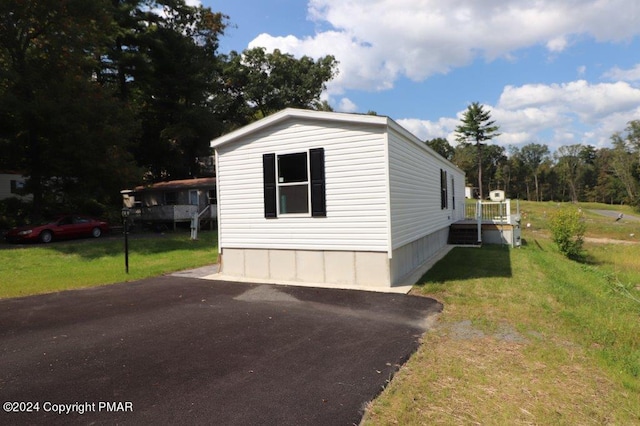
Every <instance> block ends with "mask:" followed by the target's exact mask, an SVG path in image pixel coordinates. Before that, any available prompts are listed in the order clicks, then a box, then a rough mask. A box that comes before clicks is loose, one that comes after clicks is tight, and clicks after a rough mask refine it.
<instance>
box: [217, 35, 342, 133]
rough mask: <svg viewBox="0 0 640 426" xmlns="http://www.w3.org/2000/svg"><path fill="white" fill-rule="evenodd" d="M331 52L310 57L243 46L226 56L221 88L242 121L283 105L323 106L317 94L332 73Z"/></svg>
mask: <svg viewBox="0 0 640 426" xmlns="http://www.w3.org/2000/svg"><path fill="white" fill-rule="evenodd" d="M336 67H337V62H336V60H335V59H334V57H333V56H330V55H329V56H325V57H322V58H319V59H317V60H315V61H314V60H313V59H312V58H310V57H308V56H303V57H302V58H299V59H296V58H294V57H293V55H290V54H285V53H282V52H281V51H280V50H278V49H276V50H274V51H273V52H272V53H267V52H266V50H265V49H264V48H261V47H256V48H253V49H247V50H245V51H244V52H242V54H239V53H237V52H231V54H230V55H229V57H228V58H227V60H226V64H225V68H224V72H223V79H224V81H225V90H226V93H228V94H229V95H230V96H231V98H232V99H233V101H232V106H233V107H234V108H235V109H236V110H237V111H238V114H237V116H244V117H245V121H246V122H250V121H253V120H255V119H259V118H262V117H266V116H268V115H270V114H273V113H275V112H278V111H280V110H282V109H284V108H287V107H293V108H306V109H326V103H325V104H323V103H322V102H321V101H320V95H321V93H322V91H323V90H325V89H326V83H327V82H328V81H329V80H331V79H332V78H333V77H334V76H335V75H336V72H337V70H336Z"/></svg>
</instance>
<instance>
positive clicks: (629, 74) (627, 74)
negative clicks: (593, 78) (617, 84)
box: [603, 64, 640, 82]
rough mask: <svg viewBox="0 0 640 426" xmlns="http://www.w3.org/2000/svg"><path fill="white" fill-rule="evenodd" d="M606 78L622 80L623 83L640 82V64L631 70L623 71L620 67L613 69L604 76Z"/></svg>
mask: <svg viewBox="0 0 640 426" xmlns="http://www.w3.org/2000/svg"><path fill="white" fill-rule="evenodd" d="M603 77H604V78H608V79H610V80H614V81H616V80H622V81H632V82H633V81H640V64H637V65H636V66H635V67H633V68H631V69H629V70H623V69H620V68H618V67H613V68H611V69H610V70H609V71H607V72H606V73H604V75H603Z"/></svg>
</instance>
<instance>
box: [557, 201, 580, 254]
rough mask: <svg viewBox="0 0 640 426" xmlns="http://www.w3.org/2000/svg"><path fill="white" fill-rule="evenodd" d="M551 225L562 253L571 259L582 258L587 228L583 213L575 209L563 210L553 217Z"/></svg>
mask: <svg viewBox="0 0 640 426" xmlns="http://www.w3.org/2000/svg"><path fill="white" fill-rule="evenodd" d="M549 225H550V228H551V236H552V238H553V242H554V243H556V245H557V246H558V249H559V250H560V252H561V253H562V254H564V255H565V256H567V257H569V258H580V257H581V256H582V243H583V242H584V233H585V230H586V228H587V226H586V224H585V222H584V218H583V216H582V212H581V211H580V210H578V209H577V208H575V207H565V208H562V209H560V210H558V211H556V212H555V213H553V214H552V215H551V218H550V221H549Z"/></svg>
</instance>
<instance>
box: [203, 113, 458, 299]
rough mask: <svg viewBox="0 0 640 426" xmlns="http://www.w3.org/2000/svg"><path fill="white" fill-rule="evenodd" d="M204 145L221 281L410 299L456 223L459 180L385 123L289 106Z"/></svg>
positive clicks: (415, 141)
mask: <svg viewBox="0 0 640 426" xmlns="http://www.w3.org/2000/svg"><path fill="white" fill-rule="evenodd" d="M211 146H212V147H213V148H214V149H215V153H216V155H215V158H216V162H217V164H216V170H217V191H218V194H217V199H218V204H217V208H218V215H217V216H218V232H219V239H218V244H219V251H220V259H221V260H220V275H221V277H225V278H227V279H234V280H242V281H258V282H272V283H282V284H301V285H313V286H334V287H342V288H361V289H367V290H377V291H406V289H407V287H406V285H410V284H413V282H412V281H414V280H415V279H416V273H420V271H421V270H422V269H424V267H425V265H426V264H428V262H429V261H430V260H432V259H433V258H434V256H437V255H440V254H442V252H443V250H444V249H445V248H446V247H447V237H448V231H449V226H450V225H451V224H452V223H453V222H455V221H457V220H460V219H464V194H465V192H464V185H465V176H464V173H463V172H462V171H461V170H460V169H458V168H457V167H456V166H454V165H453V164H452V163H451V162H449V161H447V160H446V159H444V158H443V157H442V156H440V155H439V154H437V153H436V152H435V151H433V150H432V149H430V148H429V147H428V146H427V145H426V144H425V143H424V142H422V141H421V140H419V139H418V138H417V137H415V136H414V135H412V134H411V133H410V132H408V131H407V130H405V129H404V128H403V127H401V126H400V125H399V124H397V123H396V122H395V121H393V120H391V119H390V118H388V117H382V116H374V115H359V114H345V113H334V112H321V111H311V110H298V109H286V110H283V111H280V112H278V113H276V114H274V115H271V116H269V117H266V118H264V119H262V120H260V121H257V122H254V123H252V124H250V125H248V126H245V127H242V128H240V129H238V130H235V131H233V132H231V133H229V134H227V135H224V136H222V137H219V138H217V139H215V140H213V141H212V142H211ZM418 278H419V277H418Z"/></svg>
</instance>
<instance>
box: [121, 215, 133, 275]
mask: <svg viewBox="0 0 640 426" xmlns="http://www.w3.org/2000/svg"><path fill="white" fill-rule="evenodd" d="M130 213H131V211H130V210H129V208H128V207H124V208H123V209H122V211H121V214H122V223H123V225H124V268H125V271H127V274H128V273H129V214H130Z"/></svg>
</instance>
